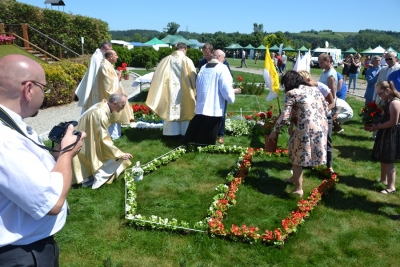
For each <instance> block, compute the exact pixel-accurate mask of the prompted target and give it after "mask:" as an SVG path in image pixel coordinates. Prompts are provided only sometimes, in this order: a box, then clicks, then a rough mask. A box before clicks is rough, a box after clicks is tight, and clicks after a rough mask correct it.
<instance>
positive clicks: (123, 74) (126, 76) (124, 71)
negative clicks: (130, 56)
mask: <svg viewBox="0 0 400 267" xmlns="http://www.w3.org/2000/svg"><path fill="white" fill-rule="evenodd" d="M127 66H128V64H126V63H125V62H124V63H122V64H121V67H118V71H120V72H121V77H123V78H124V79H125V80H129V71H128V70H127V69H126V67H127Z"/></svg>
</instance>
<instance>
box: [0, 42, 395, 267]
mask: <svg viewBox="0 0 400 267" xmlns="http://www.w3.org/2000/svg"><path fill="white" fill-rule="evenodd" d="M186 52H187V46H186V45H185V44H184V43H178V44H177V45H176V50H175V51H174V52H173V53H172V54H171V55H169V56H167V57H165V58H163V59H162V60H161V62H160V63H159V65H158V67H157V69H156V71H155V73H154V77H153V80H152V82H151V85H150V88H149V92H148V96H147V99H146V104H147V105H148V106H149V107H150V108H151V109H152V110H153V111H154V112H155V113H156V114H157V115H158V116H160V117H161V118H163V119H164V129H163V135H165V136H177V135H178V136H182V137H183V139H182V142H183V143H184V144H195V145H201V146H204V145H215V144H216V142H217V141H218V142H219V143H220V144H223V143H224V140H223V136H224V128H225V127H224V123H225V113H226V108H227V105H228V103H233V102H234V101H235V94H239V93H240V92H241V89H240V88H233V79H232V73H231V71H230V67H229V64H228V62H227V61H226V59H225V53H224V52H223V51H222V50H219V49H214V48H213V46H212V45H211V44H205V45H204V46H203V48H202V53H203V58H202V59H201V60H200V61H199V62H198V69H196V67H195V65H194V63H193V61H192V60H191V59H190V58H189V57H187V56H186ZM241 58H242V62H241V64H245V66H246V67H247V64H246V62H245V59H246V54H245V51H243V50H242V51H241ZM383 58H384V59H385V64H386V65H384V66H382V59H383ZM383 58H380V57H378V56H374V57H372V58H371V59H370V61H369V63H368V64H369V65H368V67H367V68H366V71H365V76H366V79H367V83H368V84H367V88H366V93H365V99H366V103H368V102H372V101H374V102H376V103H377V104H379V105H381V106H382V107H383V111H384V112H383V116H382V119H381V121H380V122H379V123H376V124H373V125H371V126H369V128H367V130H369V131H371V132H375V134H374V135H373V137H374V146H373V150H372V159H373V160H376V161H379V162H380V164H381V179H380V181H381V182H382V183H383V184H385V186H386V189H385V190H382V191H381V193H382V194H393V193H396V188H395V180H396V170H395V167H394V162H395V161H396V160H398V159H400V149H399V148H400V147H399V146H400V140H399V138H400V126H399V124H398V122H399V118H400V93H399V92H398V91H397V89H399V90H400V64H399V63H397V54H396V53H395V52H387V53H385V54H384V57H383ZM117 59H118V55H117V53H116V52H115V51H114V50H112V46H111V44H110V43H109V42H104V43H102V44H101V45H100V47H99V48H98V49H97V50H96V51H95V53H94V54H93V56H92V58H91V63H90V66H89V68H88V70H87V72H86V74H85V76H84V77H83V79H82V82H81V83H80V84H79V86H78V88H77V90H76V95H77V96H78V98H79V100H78V105H79V106H81V107H82V114H81V117H80V118H79V119H78V122H77V126H76V127H75V129H74V128H73V125H69V126H67V127H66V129H65V132H64V135H63V137H62V138H61V139H60V141H59V143H58V144H57V146H56V148H55V149H49V148H46V147H45V146H44V145H43V143H42V141H41V140H40V138H39V137H38V135H37V133H36V132H35V131H34V130H32V129H31V128H30V127H29V126H28V125H26V123H25V122H24V119H25V118H28V117H33V116H36V115H37V114H38V110H39V108H40V106H41V105H42V103H43V100H44V94H45V93H46V92H48V91H49V89H51V88H49V87H48V86H47V83H46V78H45V73H44V70H43V68H42V67H41V66H40V65H39V64H38V63H36V62H35V61H33V60H32V59H30V58H28V57H25V56H21V55H8V56H4V57H3V58H1V59H0V119H1V122H0V132H1V133H2V134H1V135H2V138H1V140H0V148H1V151H2V152H1V153H0V161H1V162H3V163H4V162H7V164H2V165H0V173H1V174H2V177H3V179H0V236H1V238H0V266H7V263H9V262H14V263H15V264H16V265H18V266H35V265H34V264H35V262H37V261H40V262H46V263H49V266H58V247H57V243H56V242H55V241H54V239H53V235H54V234H55V233H57V232H58V231H60V230H61V229H62V227H63V226H64V224H65V220H66V216H67V214H68V212H69V208H68V203H67V201H66V198H67V196H68V193H69V190H70V188H71V184H74V183H76V184H82V185H83V186H85V187H87V186H91V187H92V188H93V189H97V188H99V187H101V186H102V185H103V184H105V183H111V182H112V181H113V180H114V179H115V178H116V177H118V175H119V174H120V173H121V172H122V171H124V170H125V169H126V168H127V167H128V166H129V165H130V164H131V161H130V159H131V158H132V157H133V155H132V154H130V153H125V152H122V151H121V150H120V149H119V148H117V147H116V146H115V145H114V143H113V140H115V139H118V138H120V137H121V135H122V133H121V125H127V124H129V123H130V122H131V121H132V120H133V111H132V109H131V108H130V107H129V106H130V105H129V102H128V97H127V95H126V94H125V92H124V90H123V88H122V86H121V83H120V80H121V74H120V73H119V72H117V71H116V70H115V68H114V65H113V64H115V63H116V61H117ZM273 59H274V60H275V61H276V66H277V68H278V71H279V72H281V74H282V78H281V83H282V84H283V86H284V89H285V107H284V109H283V112H282V113H281V115H280V116H279V119H278V120H277V122H276V124H275V127H274V129H273V131H272V133H271V134H270V135H269V138H270V139H274V137H275V136H276V135H277V134H278V133H279V132H280V131H281V130H282V128H283V126H284V125H285V124H289V134H290V139H289V142H288V149H289V156H290V162H291V164H292V176H291V177H290V178H288V179H286V182H287V183H289V184H294V190H293V191H292V193H293V194H296V195H299V196H303V168H304V167H311V166H317V165H326V169H327V170H328V171H329V172H330V173H334V170H333V159H334V157H333V156H334V155H333V143H332V131H336V132H338V133H343V132H344V129H343V128H342V125H343V123H345V122H346V121H348V120H349V119H351V118H352V116H353V111H352V109H351V107H350V105H349V104H348V103H347V102H346V101H345V99H346V93H347V87H346V77H347V76H348V77H349V84H348V88H349V89H350V86H351V84H352V82H353V81H354V84H355V81H356V80H357V76H358V72H359V67H360V66H361V63H360V58H359V57H358V56H357V55H356V56H354V57H351V56H349V58H348V59H346V64H345V66H348V72H343V76H342V75H340V73H337V72H336V70H335V68H334V67H333V65H332V62H331V58H330V56H329V55H328V54H325V53H322V54H321V55H319V57H318V62H319V66H320V67H321V68H322V73H321V76H320V78H319V81H314V80H312V78H311V75H310V73H309V72H307V71H304V70H303V71H298V72H297V71H293V70H290V71H286V62H287V57H286V55H285V53H284V52H283V53H282V55H280V54H279V53H276V55H273ZM354 88H355V87H353V90H354ZM47 150H52V153H49V152H48V151H47ZM21 162H24V163H25V164H27V167H26V168H20V163H21ZM4 263H5V265H4ZM1 264H3V265H1Z"/></svg>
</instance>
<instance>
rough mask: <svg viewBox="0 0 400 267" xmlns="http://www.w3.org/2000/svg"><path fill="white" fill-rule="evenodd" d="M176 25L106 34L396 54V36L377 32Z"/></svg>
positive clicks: (399, 46) (398, 43) (398, 34)
mask: <svg viewBox="0 0 400 267" xmlns="http://www.w3.org/2000/svg"><path fill="white" fill-rule="evenodd" d="M179 27H180V25H179V24H177V23H175V22H170V23H168V24H167V27H166V28H164V31H162V32H160V31H155V30H128V31H110V32H109V33H110V34H111V35H112V38H113V39H117V40H124V41H127V42H147V41H149V40H151V39H152V38H154V37H157V38H158V39H160V40H161V39H163V38H164V37H165V36H167V34H178V35H182V36H183V37H185V38H186V39H196V40H198V41H199V42H201V43H211V44H213V45H214V47H216V48H219V49H221V48H224V47H227V46H229V45H231V44H232V43H237V44H239V45H241V46H247V45H248V44H251V45H252V46H254V47H258V46H260V45H265V46H267V45H268V46H273V45H277V46H279V45H280V44H281V43H283V44H284V46H287V45H290V46H292V47H293V48H295V49H296V48H300V47H302V46H305V47H307V48H310V49H314V48H316V47H318V46H320V47H325V41H328V42H329V43H330V44H331V45H332V46H335V47H337V48H340V49H342V50H347V49H349V48H351V47H353V48H354V49H355V50H357V51H364V50H365V49H367V48H369V47H371V48H372V49H373V48H375V47H377V46H378V45H380V46H382V47H384V48H389V47H392V48H393V49H395V50H396V51H399V52H400V38H399V37H400V32H394V31H381V30H372V29H365V30H360V31H359V32H358V33H340V32H334V31H332V30H323V31H316V30H313V29H311V30H308V31H301V32H300V33H291V32H287V31H286V32H281V31H278V32H270V33H268V32H265V31H264V30H263V24H257V23H254V24H253V32H252V33H251V34H242V33H239V32H233V33H226V32H221V31H218V32H215V33H195V32H188V31H179Z"/></svg>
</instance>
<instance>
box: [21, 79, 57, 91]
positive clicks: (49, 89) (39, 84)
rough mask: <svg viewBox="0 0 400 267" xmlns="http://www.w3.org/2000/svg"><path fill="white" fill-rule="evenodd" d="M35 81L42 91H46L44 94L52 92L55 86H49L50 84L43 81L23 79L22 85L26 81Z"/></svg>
mask: <svg viewBox="0 0 400 267" xmlns="http://www.w3.org/2000/svg"><path fill="white" fill-rule="evenodd" d="M28 82H29V83H33V84H34V85H36V86H37V87H39V88H40V89H42V92H43V93H44V94H48V93H50V92H51V90H53V89H54V88H53V87H50V86H48V85H45V84H43V83H40V82H37V81H23V82H22V83H21V84H22V85H25V84H26V83H28Z"/></svg>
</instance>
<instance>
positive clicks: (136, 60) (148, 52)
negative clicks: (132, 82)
mask: <svg viewBox="0 0 400 267" xmlns="http://www.w3.org/2000/svg"><path fill="white" fill-rule="evenodd" d="M132 51H133V58H132V66H135V67H146V68H152V67H154V66H156V65H157V63H158V53H157V51H156V50H154V48H153V47H137V48H134V49H133V50H132Z"/></svg>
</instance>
